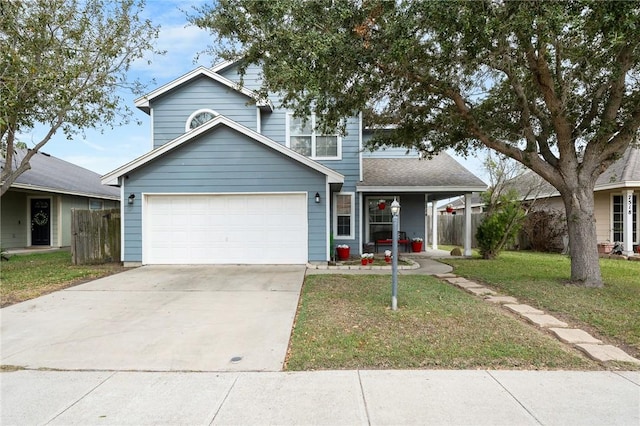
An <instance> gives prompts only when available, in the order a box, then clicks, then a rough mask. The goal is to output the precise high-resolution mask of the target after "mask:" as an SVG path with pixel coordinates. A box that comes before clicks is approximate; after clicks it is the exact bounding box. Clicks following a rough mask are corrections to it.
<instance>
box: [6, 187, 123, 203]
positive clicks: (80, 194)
mask: <svg viewBox="0 0 640 426" xmlns="http://www.w3.org/2000/svg"><path fill="white" fill-rule="evenodd" d="M11 188H12V189H29V190H32V191H40V192H50V193H52V194H64V195H76V196H78V197H89V198H99V199H101V200H113V201H120V198H119V197H118V196H117V195H99V194H93V193H89V192H78V191H66V190H64V189H58V188H47V187H46V186H38V185H27V184H24V183H14V184H13V185H11Z"/></svg>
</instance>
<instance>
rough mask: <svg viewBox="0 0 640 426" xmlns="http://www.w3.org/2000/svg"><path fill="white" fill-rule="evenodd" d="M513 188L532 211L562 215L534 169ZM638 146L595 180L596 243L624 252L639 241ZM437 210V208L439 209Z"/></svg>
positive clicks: (562, 209)
mask: <svg viewBox="0 0 640 426" xmlns="http://www.w3.org/2000/svg"><path fill="white" fill-rule="evenodd" d="M513 186H514V188H515V189H516V190H518V192H519V193H520V194H521V195H522V196H523V197H524V198H525V199H526V200H530V201H533V200H534V199H535V205H534V206H533V207H532V208H533V209H534V210H551V211H556V212H560V213H562V214H563V215H564V214H565V207H564V203H563V202H562V199H561V198H560V193H559V192H558V191H557V190H556V189H555V188H554V187H553V186H552V185H551V184H549V183H548V182H546V181H545V180H543V179H542V178H541V177H539V176H538V175H537V174H535V173H534V172H527V173H524V174H523V175H521V176H519V177H518V178H516V179H515V183H514V185H513ZM639 196H640V148H639V147H633V146H631V147H629V148H628V149H627V150H626V151H625V152H624V154H623V155H622V156H621V157H620V159H619V160H618V161H616V162H615V163H613V164H612V165H611V166H610V167H609V168H608V169H607V170H606V171H605V172H604V173H603V174H602V175H600V177H599V178H598V180H597V181H596V185H595V188H594V213H595V220H596V233H597V240H598V244H610V243H613V242H622V243H623V246H624V252H625V253H626V254H628V255H629V254H632V253H634V252H637V246H638V245H639V244H640V228H639V227H638V223H640V211H639V209H638V197H639ZM439 210H440V209H439Z"/></svg>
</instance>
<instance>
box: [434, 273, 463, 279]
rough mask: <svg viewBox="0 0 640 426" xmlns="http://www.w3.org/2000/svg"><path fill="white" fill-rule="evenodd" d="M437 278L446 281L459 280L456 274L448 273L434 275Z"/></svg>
mask: <svg viewBox="0 0 640 426" xmlns="http://www.w3.org/2000/svg"><path fill="white" fill-rule="evenodd" d="M434 276H435V277H436V278H440V279H444V278H458V276H457V275H456V274H451V273H446V274H434Z"/></svg>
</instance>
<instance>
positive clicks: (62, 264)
mask: <svg viewBox="0 0 640 426" xmlns="http://www.w3.org/2000/svg"><path fill="white" fill-rule="evenodd" d="M0 268H1V270H0V278H1V280H2V286H0V304H1V306H2V307H4V306H8V305H11V304H14V303H18V302H22V301H25V300H28V299H32V298H34V297H38V296H41V295H43V294H47V293H51V292H53V291H56V290H60V289H62V288H66V287H69V286H72V285H76V284H79V283H81V282H84V281H87V280H90V279H95V278H99V277H103V276H105V275H110V274H113V273H116V272H120V271H122V270H123V268H122V266H120V265H119V264H117V263H110V264H104V265H73V264H72V263H71V253H69V252H68V251H54V252H47V253H34V254H26V255H16V256H12V257H11V259H10V260H9V261H2V265H1V266H0Z"/></svg>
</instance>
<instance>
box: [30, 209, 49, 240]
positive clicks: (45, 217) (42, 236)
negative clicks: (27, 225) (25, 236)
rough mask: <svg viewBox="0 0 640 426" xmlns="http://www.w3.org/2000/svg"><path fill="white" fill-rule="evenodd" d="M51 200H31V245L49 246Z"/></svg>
mask: <svg viewBox="0 0 640 426" xmlns="http://www.w3.org/2000/svg"><path fill="white" fill-rule="evenodd" d="M50 220H51V200H49V199H47V198H32V199H31V245H33V246H49V245H51V223H50Z"/></svg>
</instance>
